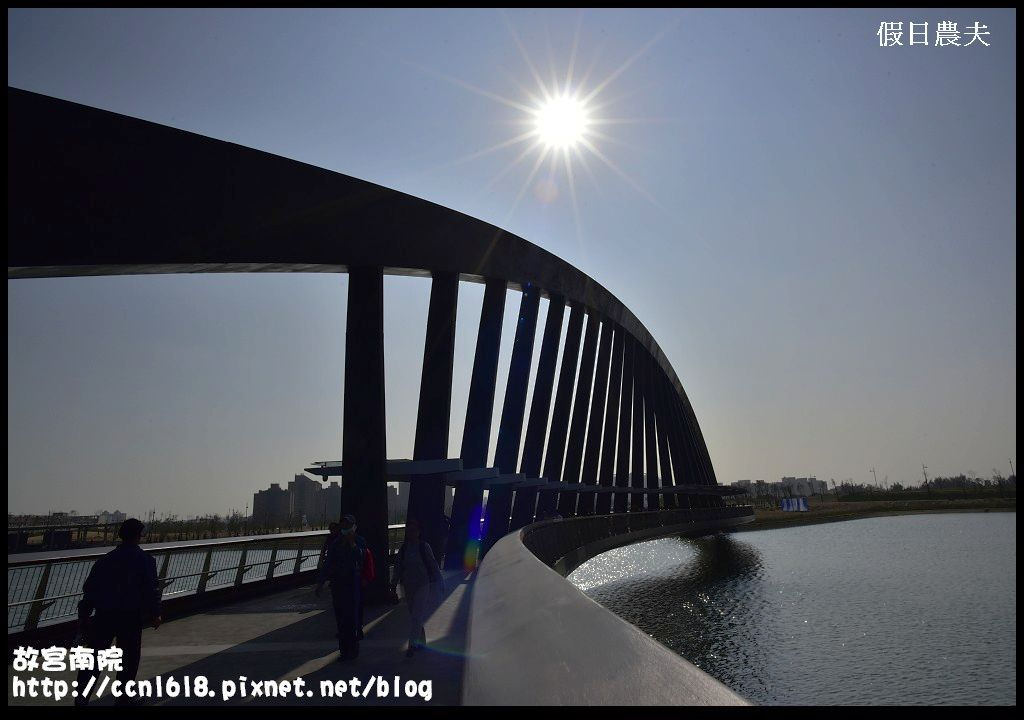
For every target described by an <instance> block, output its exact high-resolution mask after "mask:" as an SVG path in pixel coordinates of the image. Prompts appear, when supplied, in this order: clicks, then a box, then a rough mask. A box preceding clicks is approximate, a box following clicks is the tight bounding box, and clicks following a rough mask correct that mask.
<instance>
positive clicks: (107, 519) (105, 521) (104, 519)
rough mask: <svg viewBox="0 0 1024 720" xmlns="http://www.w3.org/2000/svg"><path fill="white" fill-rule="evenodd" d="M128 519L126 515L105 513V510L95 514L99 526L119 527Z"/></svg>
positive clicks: (116, 512)
mask: <svg viewBox="0 0 1024 720" xmlns="http://www.w3.org/2000/svg"><path fill="white" fill-rule="evenodd" d="M127 519H128V515H126V514H125V513H123V512H121V511H120V510H115V511H114V512H107V511H106V510H100V511H99V512H98V513H96V522H97V523H99V524H100V525H120V524H121V523H123V522H124V521H125V520H127Z"/></svg>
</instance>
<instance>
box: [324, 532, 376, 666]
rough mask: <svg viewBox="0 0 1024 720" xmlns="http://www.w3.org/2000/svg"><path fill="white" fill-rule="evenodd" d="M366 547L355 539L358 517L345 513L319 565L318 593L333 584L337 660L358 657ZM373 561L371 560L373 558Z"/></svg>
mask: <svg viewBox="0 0 1024 720" xmlns="http://www.w3.org/2000/svg"><path fill="white" fill-rule="evenodd" d="M367 555H369V552H368V551H367V550H366V548H365V547H360V545H359V543H358V542H357V541H356V525H355V519H354V518H352V516H351V515H346V516H345V517H343V518H342V519H341V523H339V528H338V537H337V539H336V540H334V541H333V542H331V543H330V545H329V546H328V548H327V556H326V558H325V559H324V564H323V566H322V567H321V568H320V574H319V577H318V579H317V584H316V591H315V592H316V596H317V597H320V595H321V593H322V592H323V587H324V583H325V582H327V581H330V583H331V604H332V605H333V607H334V620H335V622H337V624H338V662H345V661H346V660H354V659H355V658H357V657H358V656H359V635H360V630H361V629H362V628H361V627H360V618H359V608H360V606H361V605H362V595H363V582H364V581H363V578H364V572H365V568H366V567H367V559H366V558H367ZM370 562H372V560H371V561H370Z"/></svg>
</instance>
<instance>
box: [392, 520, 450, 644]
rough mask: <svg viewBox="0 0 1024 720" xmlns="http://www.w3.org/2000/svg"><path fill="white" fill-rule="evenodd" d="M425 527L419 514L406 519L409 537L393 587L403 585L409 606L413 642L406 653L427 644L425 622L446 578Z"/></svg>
mask: <svg viewBox="0 0 1024 720" xmlns="http://www.w3.org/2000/svg"><path fill="white" fill-rule="evenodd" d="M422 530H423V528H422V525H421V523H420V521H419V520H418V519H417V518H409V519H408V520H406V523H405V541H404V542H403V543H402V547H400V548H399V549H398V558H397V561H396V574H395V581H394V584H393V585H392V590H394V588H395V586H397V585H398V584H401V585H402V595H403V597H404V599H405V602H406V605H407V606H408V608H409V618H410V627H409V646H408V648H407V649H406V651H405V655H406V657H412V655H413V653H415V652H416V650H418V649H420V648H422V647H423V646H424V645H426V642H427V636H426V630H425V629H424V627H423V625H424V623H425V622H426V621H427V618H429V617H430V615H431V613H433V612H434V610H435V609H436V608H437V606H438V605H439V604H440V602H441V598H442V597H443V595H444V578H443V577H442V576H441V569H440V568H439V567H438V565H437V560H436V559H435V558H434V551H433V550H432V549H431V547H430V543H428V542H426V541H425V540H423V539H422V538H421V532H422Z"/></svg>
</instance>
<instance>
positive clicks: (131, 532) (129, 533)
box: [117, 518, 146, 542]
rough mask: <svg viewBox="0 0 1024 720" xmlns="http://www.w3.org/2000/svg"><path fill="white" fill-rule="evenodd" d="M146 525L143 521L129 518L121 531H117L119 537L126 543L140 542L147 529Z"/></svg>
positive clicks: (122, 525)
mask: <svg viewBox="0 0 1024 720" xmlns="http://www.w3.org/2000/svg"><path fill="white" fill-rule="evenodd" d="M145 527H146V526H145V525H143V524H142V521H141V520H139V519H137V518H128V519H127V520H125V521H124V522H123V523H121V527H120V529H118V531H117V535H118V537H120V538H121V539H122V540H124V541H126V542H138V540H139V539H140V538H141V537H142V531H143V530H144V529H145Z"/></svg>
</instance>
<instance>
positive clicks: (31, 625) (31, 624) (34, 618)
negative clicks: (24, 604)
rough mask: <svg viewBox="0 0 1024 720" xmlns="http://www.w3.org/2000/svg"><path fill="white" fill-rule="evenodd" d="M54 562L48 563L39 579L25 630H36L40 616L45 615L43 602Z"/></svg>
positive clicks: (26, 619)
mask: <svg viewBox="0 0 1024 720" xmlns="http://www.w3.org/2000/svg"><path fill="white" fill-rule="evenodd" d="M51 567H53V562H52V561H50V562H47V563H46V565H45V566H44V567H43V574H42V575H41V576H40V577H39V584H38V585H37V586H36V594H35V598H34V599H35V602H33V603H32V605H31V606H29V611H28V617H26V618H25V629H26V630H35V629H36V627H37V626H38V625H39V616H40V615H42V614H43V600H44V599H45V598H46V586H47V585H49V584H50V568H51Z"/></svg>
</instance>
